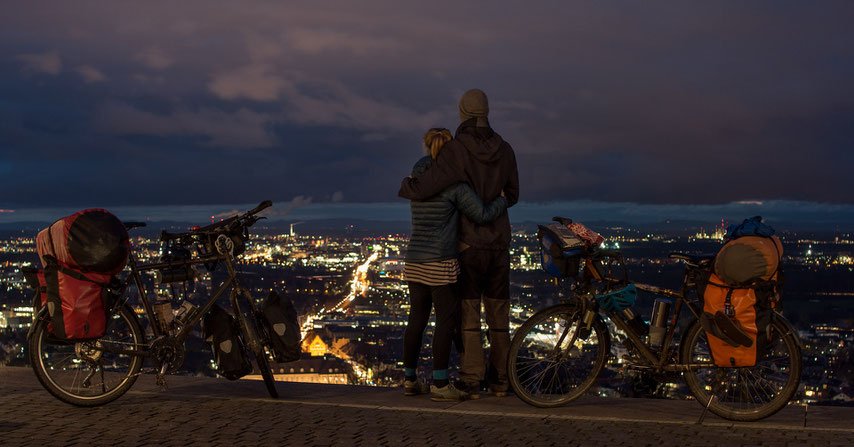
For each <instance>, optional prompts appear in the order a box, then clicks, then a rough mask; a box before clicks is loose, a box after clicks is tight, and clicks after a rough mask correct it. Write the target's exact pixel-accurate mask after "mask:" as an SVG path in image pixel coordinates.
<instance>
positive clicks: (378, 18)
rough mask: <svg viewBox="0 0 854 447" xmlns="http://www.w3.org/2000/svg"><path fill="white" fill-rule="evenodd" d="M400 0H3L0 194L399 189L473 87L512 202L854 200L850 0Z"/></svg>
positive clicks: (358, 195)
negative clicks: (511, 161) (509, 156)
mask: <svg viewBox="0 0 854 447" xmlns="http://www.w3.org/2000/svg"><path fill="white" fill-rule="evenodd" d="M420 4H421V5H423V6H421V7H416V6H412V5H404V4H403V3H402V2H370V1H360V2H352V1H332V2H215V1H210V0H205V1H186V0H182V1H180V2H175V1H170V2H157V1H146V2H138V1H135V2H89V1H73V2H51V3H50V4H44V3H39V4H35V3H33V2H14V3H13V2H10V1H3V2H2V13H0V208H4V209H27V208H37V207H65V206H69V207H74V206H92V205H97V206H110V205H125V206H150V205H202V204H225V203H251V202H259V201H260V200H263V199H272V200H274V201H277V202H279V203H291V204H293V203H294V202H292V200H293V198H294V197H298V196H302V198H299V199H297V204H307V203H315V204H321V203H328V202H336V203H338V202H340V203H353V202H395V201H398V200H399V199H397V197H396V194H397V190H398V186H399V182H400V179H401V178H402V177H404V176H406V175H408V174H409V171H410V169H411V166H412V164H413V163H414V162H415V160H416V159H417V158H419V157H420V156H421V143H420V138H421V136H422V135H423V133H424V131H426V130H427V129H428V128H430V127H433V126H442V127H449V128H452V129H453V128H455V127H456V125H457V124H458V121H459V118H458V113H457V100H458V99H459V96H460V95H461V94H462V93H463V92H464V91H465V90H467V89H469V88H475V87H477V88H481V89H483V90H484V91H486V93H487V94H488V95H489V99H490V106H491V114H490V121H491V123H492V125H493V127H494V128H495V129H496V131H497V132H499V133H500V134H501V135H502V136H504V138H505V139H506V140H507V141H509V142H510V143H511V144H512V145H513V147H514V149H515V151H516V154H517V159H518V165H519V172H520V184H521V199H522V200H523V201H526V202H543V201H552V200H562V201H572V200H590V201H601V202H620V203H635V204H641V205H643V204H655V205H660V204H682V205H684V204H698V205H705V204H725V203H731V202H737V201H744V200H751V201H754V200H758V201H762V200H795V201H807V202H815V203H826V204H854V194H852V192H853V191H854V187H852V186H854V180H852V171H854V151H852V148H854V126H853V125H852V124H854V82H852V80H854V58H852V56H851V52H852V48H854V27H852V26H851V24H852V22H854V3H852V2H847V1H846V2H832V1H822V2H789V1H767V2H758V1H757V2H717V1H715V2H693V1H674V2H637V1H631V2H612V1H609V2H584V3H576V2H567V1H554V2H515V1H494V2H484V3H478V4H477V5H475V4H474V2H447V3H444V4H443V3H439V2H421V3H420ZM301 201H302V202H301ZM57 217H59V216H57Z"/></svg>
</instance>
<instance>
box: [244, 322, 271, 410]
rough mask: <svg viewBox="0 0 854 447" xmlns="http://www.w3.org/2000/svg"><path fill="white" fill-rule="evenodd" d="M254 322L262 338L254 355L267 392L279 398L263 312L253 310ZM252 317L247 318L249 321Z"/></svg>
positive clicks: (256, 332)
mask: <svg viewBox="0 0 854 447" xmlns="http://www.w3.org/2000/svg"><path fill="white" fill-rule="evenodd" d="M252 316H253V318H252V319H251V320H252V323H251V324H253V325H254V326H255V327H254V330H255V334H257V335H258V337H259V338H260V343H259V344H258V349H257V350H253V352H252V355H253V356H255V363H256V364H258V371H259V372H260V373H261V378H262V379H264V386H266V387H267V392H268V393H270V397H272V398H273V399H278V398H279V392H278V391H277V390H276V380H275V378H273V371H272V369H270V355H269V354H268V353H267V350H268V349H272V348H270V347H269V346H270V343H269V341H268V340H269V337H267V336H266V332H265V331H264V325H263V324H262V322H261V313H260V312H259V311H254V312H253V315H252ZM249 320H250V319H249V318H247V321H249Z"/></svg>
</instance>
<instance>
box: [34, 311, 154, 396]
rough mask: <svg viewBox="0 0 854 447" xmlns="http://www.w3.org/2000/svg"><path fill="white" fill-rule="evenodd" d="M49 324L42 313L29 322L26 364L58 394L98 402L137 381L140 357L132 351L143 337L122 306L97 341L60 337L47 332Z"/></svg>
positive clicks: (141, 342)
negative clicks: (30, 330) (30, 332)
mask: <svg viewBox="0 0 854 447" xmlns="http://www.w3.org/2000/svg"><path fill="white" fill-rule="evenodd" d="M49 324H50V321H49V319H41V318H40V319H38V320H36V322H35V323H34V325H35V326H34V327H33V332H32V335H31V337H30V340H29V348H30V365H32V367H33V371H35V373H36V377H37V378H38V379H39V382H41V384H42V386H44V387H45V389H46V390H48V391H49V392H50V394H53V395H54V396H55V397H56V398H57V399H59V400H61V401H63V402H66V403H69V404H72V405H78V406H83V407H91V406H96V405H103V404H105V403H108V402H111V401H113V400H115V399H118V398H119V397H120V396H121V395H122V394H124V393H125V392H127V390H128V389H130V387H131V385H133V383H134V382H135V381H136V378H137V376H138V374H139V370H140V369H141V368H142V356H141V355H134V354H131V353H132V352H139V353H140V354H141V351H142V349H143V342H144V338H143V332H142V327H141V326H140V324H139V320H138V319H137V318H136V315H134V313H133V310H132V309H131V308H130V307H128V306H127V305H122V306H121V307H120V308H119V310H118V312H116V313H114V314H113V315H111V316H109V319H108V321H107V330H106V333H104V336H103V337H101V338H99V339H97V340H88V341H81V342H77V341H74V340H60V339H57V338H56V337H54V336H53V335H52V334H51V333H50V329H49V327H48V325H49ZM120 351H121V352H120ZM129 352H130V353H129Z"/></svg>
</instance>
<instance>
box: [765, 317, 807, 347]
mask: <svg viewBox="0 0 854 447" xmlns="http://www.w3.org/2000/svg"><path fill="white" fill-rule="evenodd" d="M771 319H772V320H777V321H778V322H780V324H782V325H783V326H785V327H786V332H789V333H791V334H792V336H793V337H795V342H796V343H797V344H798V347H799V348H801V351H803V350H804V349H806V347H804V342H803V341H801V337H798V331H797V330H796V329H795V327H794V326H792V323H789V320H787V319H786V317H784V316H782V315H780V314H779V313H777V311H774V312H772V313H771ZM783 335H785V334H783Z"/></svg>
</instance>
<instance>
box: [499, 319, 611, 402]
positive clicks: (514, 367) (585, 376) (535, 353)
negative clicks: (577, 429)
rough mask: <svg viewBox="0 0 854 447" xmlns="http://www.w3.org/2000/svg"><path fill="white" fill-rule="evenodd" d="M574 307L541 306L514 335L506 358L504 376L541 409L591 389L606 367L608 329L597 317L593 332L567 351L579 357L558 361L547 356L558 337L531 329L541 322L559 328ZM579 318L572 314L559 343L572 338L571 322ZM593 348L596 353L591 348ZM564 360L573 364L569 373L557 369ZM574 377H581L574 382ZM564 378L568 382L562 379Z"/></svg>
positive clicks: (519, 392) (609, 343) (608, 345)
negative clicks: (567, 328) (548, 335)
mask: <svg viewBox="0 0 854 447" xmlns="http://www.w3.org/2000/svg"><path fill="white" fill-rule="evenodd" d="M577 309H578V307H577V306H575V305H572V304H558V305H556V306H552V307H549V308H546V309H543V310H541V311H539V312H537V313H536V314H534V315H533V316H531V318H529V319H528V320H527V321H526V322H525V323H524V324H522V326H520V327H519V329H517V330H516V332H515V334H514V335H513V340H512V341H511V342H510V353H509V355H508V359H507V378H508V381H509V382H510V386H511V387H512V388H513V391H514V392H515V393H516V395H517V396H518V397H519V398H520V399H522V400H523V401H524V402H526V403H528V404H530V405H533V406H535V407H541V408H550V407H557V406H560V405H564V404H566V403H568V402H571V401H573V400H575V399H577V398H578V397H580V396H581V395H582V394H584V393H585V392H586V391H587V390H588V389H590V387H591V386H592V385H593V383H594V382H595V381H596V378H598V377H599V374H600V373H601V372H602V369H603V368H604V367H605V361H606V360H607V358H608V355H609V353H610V345H611V340H610V335H609V333H608V329H607V328H606V326H605V324H604V323H603V322H602V320H601V318H599V317H598V316H597V317H596V318H595V319H594V320H593V324H592V326H591V329H592V332H591V333H590V334H589V335H588V337H587V338H586V339H584V340H581V339H578V340H576V342H575V348H576V349H575V351H570V352H576V354H575V355H577V356H578V357H576V358H574V359H573V358H565V359H562V360H563V361H561V362H557V361H555V359H549V358H547V357H548V355H549V352H550V351H551V354H552V355H554V352H557V351H554V347H553V346H551V345H552V344H556V343H557V338H555V339H554V340H544V337H543V336H542V335H543V334H544V332H542V330H541V332H539V333H536V334H535V333H534V332H533V331H535V330H536V329H537V328H538V327H539V326H542V325H546V326H549V325H554V324H556V325H558V327H561V326H560V322H561V321H567V319H566V318H568V317H570V316H573V315H574V314H575V313H576V311H577ZM579 319H580V316H579V315H574V318H573V319H572V321H571V322H570V324H571V326H570V329H569V331H568V335H567V336H566V337H567V339H564V341H563V342H562V343H566V342H568V337H571V334H572V332H573V331H574V328H573V326H572V325H574V324H576V323H577V322H578V320H579ZM532 334H533V336H532ZM579 344H580V345H581V346H580V347H579ZM594 347H595V349H596V351H595V352H593V351H592V349H593V348H594ZM565 360H571V361H572V362H570V363H573V364H574V366H575V369H574V370H573V371H572V372H570V371H566V370H564V369H560V368H561V366H560V365H561V364H564V363H568V362H566V361H565ZM549 371H552V372H549ZM576 373H580V377H577V376H579V374H576ZM546 376H549V379H548V384H547V385H546V386H545V387H542V385H543V380H545V379H546ZM538 377H540V379H539V380H538V379H537V378H538ZM573 378H579V379H580V380H578V381H577V383H573V381H572V379H573ZM564 379H567V380H568V381H567V382H564Z"/></svg>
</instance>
